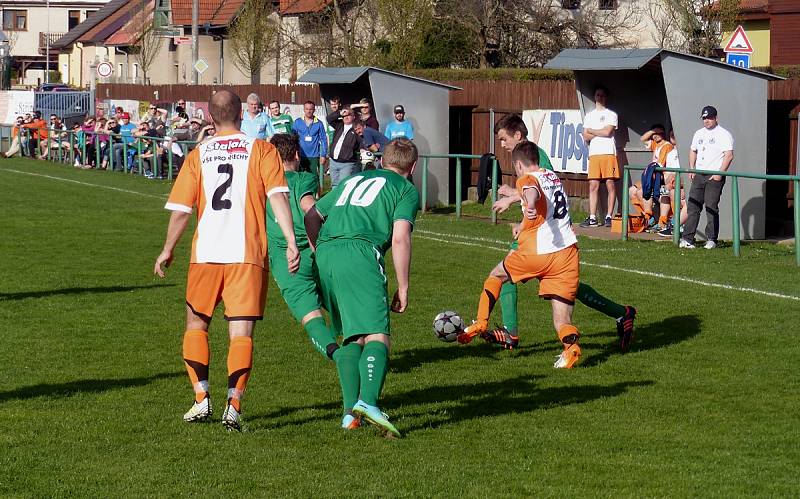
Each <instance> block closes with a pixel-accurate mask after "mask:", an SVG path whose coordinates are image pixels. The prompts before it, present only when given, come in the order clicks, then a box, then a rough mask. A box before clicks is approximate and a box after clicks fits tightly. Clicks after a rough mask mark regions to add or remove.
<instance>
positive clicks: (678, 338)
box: [389, 315, 701, 373]
mask: <svg viewBox="0 0 800 499" xmlns="http://www.w3.org/2000/svg"><path fill="white" fill-rule="evenodd" d="M700 326H701V321H700V318H699V317H698V316H696V315H679V316H674V317H668V318H666V319H664V320H662V321H660V322H655V323H650V324H637V326H636V330H635V337H634V343H633V345H632V346H631V350H630V351H631V352H641V351H646V350H654V349H657V348H663V347H666V346H669V345H674V344H677V343H681V342H683V341H686V340H689V339H691V338H693V337H694V336H697V335H698V334H699V333H700ZM600 338H614V340H613V341H603V340H601V339H600ZM475 342H478V344H472V345H468V346H459V345H458V344H456V343H453V344H449V345H447V346H437V347H426V348H412V349H410V350H403V351H402V352H398V353H396V354H394V355H393V356H392V358H391V362H390V364H389V368H390V369H391V372H393V373H404V372H409V371H411V370H412V369H415V368H417V367H421V366H424V365H426V364H433V363H436V362H442V361H448V360H453V359H457V358H461V357H467V356H469V357H482V358H486V359H490V360H501V359H502V358H503V356H509V357H527V356H530V355H537V354H542V355H548V354H552V356H553V357H555V356H556V355H558V354H559V353H560V352H561V345H560V344H559V343H558V340H557V339H556V338H555V333H553V338H552V339H551V340H546V341H537V342H533V343H526V342H525V337H524V336H523V337H522V345H520V347H519V348H516V349H514V350H513V351H510V352H509V351H505V350H502V349H501V348H500V347H499V346H497V345H489V344H486V343H483V342H482V340H475ZM475 342H473V343H475ZM581 347H582V348H583V350H584V356H583V358H582V359H581V362H580V364H578V367H592V366H597V365H600V364H602V363H603V362H605V361H606V360H608V359H609V358H610V357H611V356H613V355H622V352H620V350H619V343H618V341H617V334H616V331H614V332H608V333H598V334H590V335H585V336H583V337H582V338H581Z"/></svg>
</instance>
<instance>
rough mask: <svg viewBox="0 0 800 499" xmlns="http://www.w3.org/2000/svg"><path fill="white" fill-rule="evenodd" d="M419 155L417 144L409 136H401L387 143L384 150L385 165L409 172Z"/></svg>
mask: <svg viewBox="0 0 800 499" xmlns="http://www.w3.org/2000/svg"><path fill="white" fill-rule="evenodd" d="M418 157H419V152H418V151H417V146H416V145H414V143H413V142H411V141H410V140H408V139H407V138H405V137H400V138H397V139H394V140H392V141H391V142H389V143H388V144H386V148H385V149H384V150H383V165H384V166H388V167H391V168H395V169H397V170H399V171H401V172H402V173H408V172H410V171H411V167H412V166H414V163H416V162H417V158H418Z"/></svg>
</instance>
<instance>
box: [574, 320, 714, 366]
mask: <svg viewBox="0 0 800 499" xmlns="http://www.w3.org/2000/svg"><path fill="white" fill-rule="evenodd" d="M701 325H702V321H701V320H700V318H699V317H698V316H696V315H676V316H674V317H667V318H666V319H664V320H662V321H660V322H653V323H649V324H639V325H637V327H636V330H635V336H634V342H633V345H631V349H630V352H631V353H635V352H644V351H647V350H655V349H658V348H664V347H668V346H670V345H675V344H678V343H681V342H684V341H687V340H690V339H691V338H694V337H695V336H697V335H698V334H700V327H701ZM609 336H612V335H609ZM595 337H596V335H591V336H585V337H583V339H582V341H581V346H583V347H584V348H586V349H594V348H598V349H600V351H599V352H597V353H592V354H591V355H590V356H587V357H585V358H584V359H583V360H582V361H581V364H580V365H581V366H583V367H592V366H597V365H600V364H602V363H603V362H605V361H606V360H608V358H609V357H611V356H612V355H622V353H621V352H620V350H619V346H618V343H617V341H613V342H611V343H596V342H593V341H592V339H593V338H595ZM613 337H614V339H615V340H616V338H617V335H616V334H613Z"/></svg>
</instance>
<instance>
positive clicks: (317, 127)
mask: <svg viewBox="0 0 800 499" xmlns="http://www.w3.org/2000/svg"><path fill="white" fill-rule="evenodd" d="M316 110H317V106H316V105H315V104H314V103H313V102H311V101H306V102H305V103H304V104H303V117H302V118H297V119H296V120H294V126H293V127H292V130H293V131H294V133H296V134H297V136H298V137H300V171H310V172H312V173H315V174H316V173H318V172H319V170H320V168H321V166H322V165H325V158H326V156H327V154H328V137H327V135H326V134H325V125H323V124H322V122H321V121H320V120H319V118H317V117H316V116H314V112H315V111H316ZM332 114H333V113H332ZM328 124H329V125H330V124H331V123H330V121H329V122H328Z"/></svg>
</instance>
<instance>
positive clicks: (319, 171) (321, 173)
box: [183, 151, 328, 192]
mask: <svg viewBox="0 0 800 499" xmlns="http://www.w3.org/2000/svg"><path fill="white" fill-rule="evenodd" d="M183 160H184V161H186V151H184V152H183ZM326 161H328V160H327V159H326ZM317 176H319V192H322V186H323V185H325V165H324V164H322V159H321V158H320V160H319V161H318V162H317Z"/></svg>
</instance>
